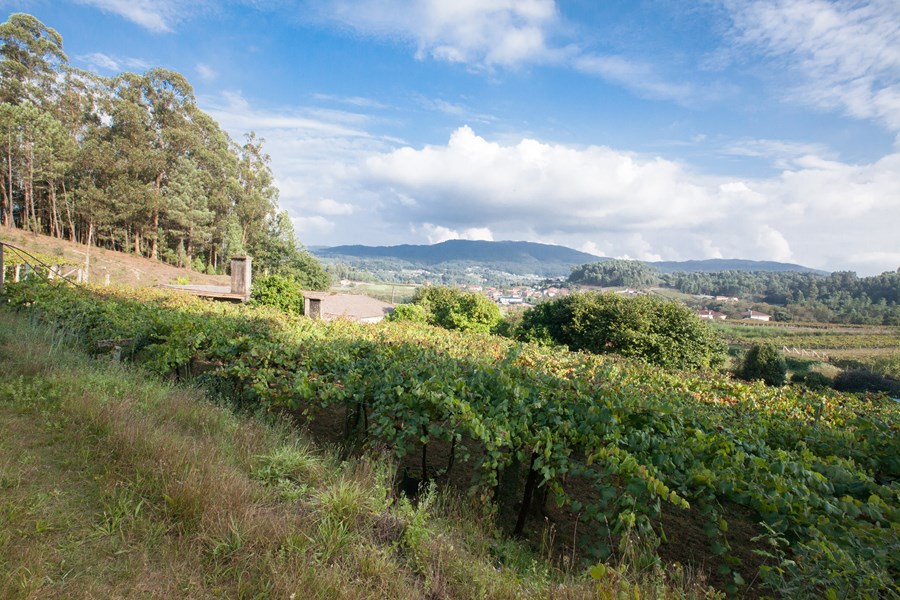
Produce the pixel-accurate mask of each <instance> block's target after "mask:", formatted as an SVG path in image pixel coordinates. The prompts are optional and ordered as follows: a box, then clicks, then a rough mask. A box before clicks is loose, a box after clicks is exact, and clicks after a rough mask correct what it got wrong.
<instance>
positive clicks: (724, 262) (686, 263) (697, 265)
mask: <svg viewBox="0 0 900 600" xmlns="http://www.w3.org/2000/svg"><path fill="white" fill-rule="evenodd" d="M647 264H648V265H650V266H653V267H656V268H657V269H659V270H660V271H662V272H663V273H719V272H721V271H744V272H750V271H769V272H776V273H784V272H788V271H795V272H798V273H818V274H820V275H827V274H828V272H827V271H820V270H818V269H811V268H809V267H804V266H803V265H796V264H792V263H781V262H774V261H770V260H743V259H739V258H711V259H708V260H682V261H673V260H665V261H660V262H648V263H647Z"/></svg>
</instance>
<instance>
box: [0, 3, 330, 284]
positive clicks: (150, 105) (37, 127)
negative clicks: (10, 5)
mask: <svg viewBox="0 0 900 600" xmlns="http://www.w3.org/2000/svg"><path fill="white" fill-rule="evenodd" d="M0 74H2V79H0V140H2V144H0V148H2V149H0V159H2V164H3V168H2V169H0V190H2V191H0V220H2V223H3V224H4V225H6V226H11V227H18V228H21V229H25V230H28V231H34V232H41V233H45V234H47V235H51V236H54V237H58V238H67V239H69V240H71V241H79V242H81V243H83V244H97V245H103V246H105V247H108V248H111V249H115V250H122V251H127V252H134V253H135V254H139V255H143V256H147V257H150V258H154V259H160V260H165V261H166V262H170V263H173V264H177V265H179V266H183V267H188V268H192V269H195V270H204V271H208V272H211V273H215V272H223V271H224V269H225V268H226V266H227V263H228V258H229V257H231V256H235V255H243V254H250V255H251V256H253V257H254V258H255V259H256V266H257V268H262V269H264V270H265V269H270V270H272V271H273V272H274V271H279V270H283V269H282V267H285V266H286V263H287V264H288V265H287V266H288V268H287V269H286V270H288V271H298V270H299V271H303V270H306V269H312V270H313V271H317V272H318V273H320V272H321V271H322V270H321V267H319V266H318V263H317V261H315V259H313V258H312V257H311V256H309V255H308V254H306V253H304V252H303V251H302V250H301V249H300V248H299V247H298V245H297V242H296V240H295V239H294V237H293V230H292V229H291V230H290V232H289V233H290V235H289V236H288V235H287V234H288V232H287V230H286V228H285V222H287V223H289V222H290V221H289V219H287V216H286V215H278V214H277V198H278V190H277V189H276V188H275V186H274V184H273V177H272V173H271V170H270V169H269V165H268V163H269V157H268V155H267V154H266V153H265V152H264V150H263V141H262V140H261V139H259V138H257V137H256V136H255V135H254V134H253V133H250V134H248V135H247V136H246V138H245V139H244V141H243V143H241V144H238V143H235V142H233V141H232V140H231V139H230V138H229V137H228V135H227V134H226V133H225V132H224V131H223V130H222V129H221V128H220V127H219V125H218V123H216V122H215V120H213V119H212V118H211V117H210V116H209V115H207V114H206V113H204V112H203V111H201V110H200V109H199V108H198V107H197V103H196V100H195V98H194V92H193V89H192V87H191V85H190V83H189V82H188V81H187V79H185V78H184V77H183V76H182V75H180V74H179V73H176V72H174V71H169V70H166V69H151V70H149V71H147V72H146V73H144V74H142V75H138V74H135V73H122V74H119V75H116V76H115V77H112V78H104V77H100V76H98V75H95V74H92V73H87V72H84V71H80V70H78V69H75V68H73V67H71V66H69V64H68V62H67V58H66V55H65V53H64V52H63V43H62V37H61V36H60V35H59V33H57V32H56V31H55V30H53V29H52V28H50V27H47V26H46V25H44V24H43V23H41V22H40V21H38V20H37V19H35V18H34V17H32V16H30V15H26V14H19V13H16V14H12V15H11V16H10V17H9V20H8V21H6V22H5V23H3V24H2V25H0ZM291 265H292V266H291ZM326 277H327V276H326ZM314 279H315V285H308V287H321V286H322V284H321V281H322V276H321V275H320V274H315V275H314Z"/></svg>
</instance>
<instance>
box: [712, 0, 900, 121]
mask: <svg viewBox="0 0 900 600" xmlns="http://www.w3.org/2000/svg"><path fill="white" fill-rule="evenodd" d="M726 7H727V8H728V10H729V12H730V13H731V16H732V19H733V22H734V30H735V36H736V40H737V42H738V43H739V44H741V45H743V46H750V47H753V48H756V49H758V50H759V51H760V52H761V53H762V54H763V55H764V56H770V57H772V58H774V59H776V60H778V61H781V63H782V64H781V65H779V66H778V67H777V68H778V69H784V68H786V71H787V74H788V76H789V77H791V78H792V79H794V80H796V79H799V82H798V83H796V84H795V85H793V89H792V91H791V94H790V97H792V98H794V99H796V100H798V101H800V102H804V103H806V104H809V105H813V106H817V107H820V108H824V109H829V110H841V111H843V112H845V113H846V114H848V115H850V116H852V117H855V118H860V119H875V120H878V121H880V122H882V123H883V124H884V125H886V126H887V127H888V128H889V129H891V130H892V131H896V130H900V3H898V2H897V1H896V0H867V1H866V0H863V1H859V0H835V1H829V0H774V1H769V2H755V1H749V0H729V1H727V2H726Z"/></svg>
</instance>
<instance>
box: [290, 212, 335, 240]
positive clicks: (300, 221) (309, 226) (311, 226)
mask: <svg viewBox="0 0 900 600" xmlns="http://www.w3.org/2000/svg"><path fill="white" fill-rule="evenodd" d="M291 221H293V222H294V228H295V229H296V230H297V233H298V234H301V235H302V234H306V233H319V234H322V233H331V232H332V231H334V227H335V224H334V222H332V221H329V220H328V219H326V218H325V217H321V216H315V217H293V218H292V219H291Z"/></svg>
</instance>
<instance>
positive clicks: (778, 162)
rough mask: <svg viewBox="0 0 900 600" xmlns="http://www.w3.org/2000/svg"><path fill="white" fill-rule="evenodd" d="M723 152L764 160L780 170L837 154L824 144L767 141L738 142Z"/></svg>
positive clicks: (746, 140) (750, 140)
mask: <svg viewBox="0 0 900 600" xmlns="http://www.w3.org/2000/svg"><path fill="white" fill-rule="evenodd" d="M722 152H723V154H727V155H731V156H746V157H751V158H764V159H767V160H769V161H771V163H772V164H773V165H774V166H775V167H776V168H778V169H788V168H791V167H792V166H796V165H797V164H799V163H802V162H803V161H804V160H809V159H810V158H811V157H812V158H821V157H831V158H833V157H834V156H835V153H834V152H832V151H831V150H830V149H829V148H828V147H827V146H825V145H823V144H814V143H809V142H794V141H790V140H767V139H756V140H754V139H745V140H738V141H736V142H732V143H731V144H729V145H727V146H726V147H725V148H724V149H723V150H722Z"/></svg>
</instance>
